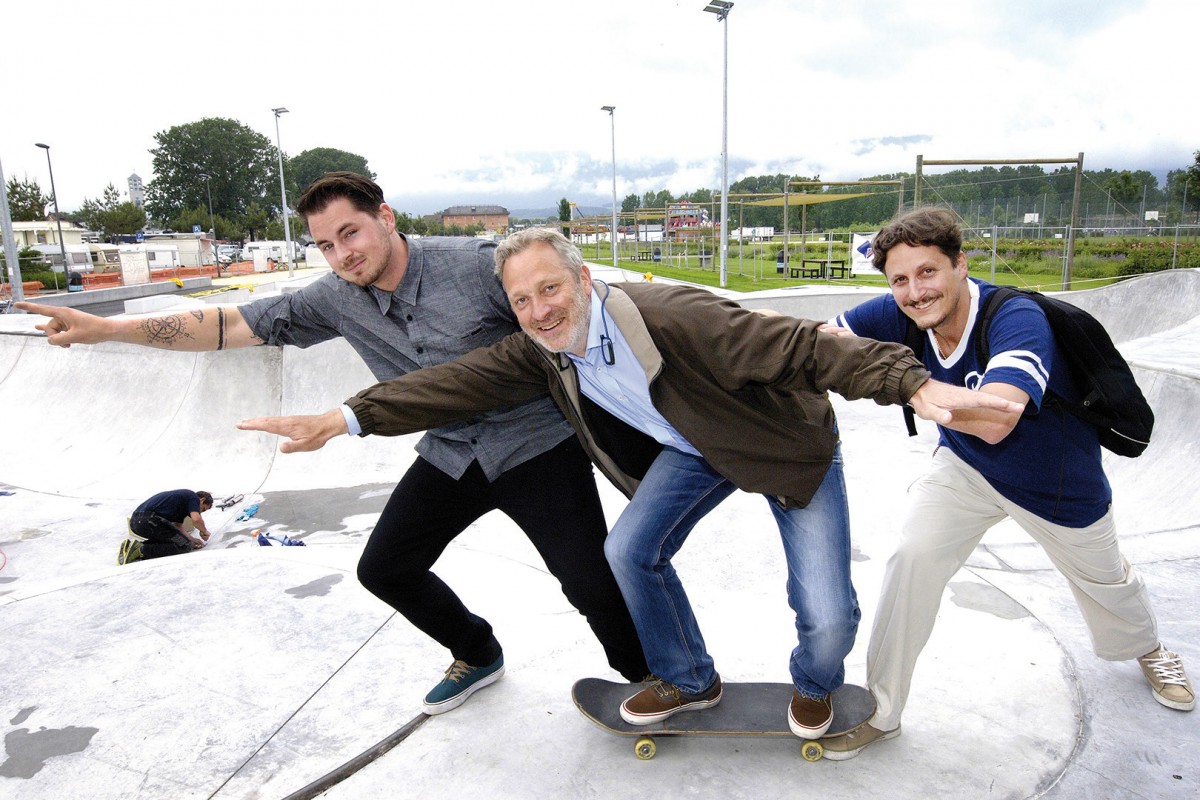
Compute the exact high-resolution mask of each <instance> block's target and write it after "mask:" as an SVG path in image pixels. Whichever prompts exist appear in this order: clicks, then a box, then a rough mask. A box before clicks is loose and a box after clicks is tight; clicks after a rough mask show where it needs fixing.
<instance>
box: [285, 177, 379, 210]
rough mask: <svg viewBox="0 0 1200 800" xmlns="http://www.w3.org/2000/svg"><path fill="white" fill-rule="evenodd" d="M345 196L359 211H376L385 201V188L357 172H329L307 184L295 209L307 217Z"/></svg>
mask: <svg viewBox="0 0 1200 800" xmlns="http://www.w3.org/2000/svg"><path fill="white" fill-rule="evenodd" d="M343 197H344V198H346V199H347V200H349V201H350V203H351V204H352V205H353V206H354V207H355V208H356V209H358V210H359V211H365V212H366V213H368V214H374V213H375V212H376V211H378V210H379V207H380V206H381V205H383V203H384V202H385V201H384V199H383V189H380V188H379V185H378V184H377V183H375V181H373V180H371V179H370V178H368V177H367V176H366V175H359V174H358V173H357V172H326V173H325V174H324V175H322V176H321V177H319V178H317V179H316V180H315V181H313V182H312V183H310V184H309V185H308V188H307V189H305V190H304V194H302V195H300V200H299V201H297V203H296V213H297V214H299V215H300V216H302V217H304V218H305V219H307V218H308V215H309V214H318V213H320V212H321V211H324V210H325V206H327V205H329V204H330V203H332V202H333V201H334V200H338V199H340V198H343Z"/></svg>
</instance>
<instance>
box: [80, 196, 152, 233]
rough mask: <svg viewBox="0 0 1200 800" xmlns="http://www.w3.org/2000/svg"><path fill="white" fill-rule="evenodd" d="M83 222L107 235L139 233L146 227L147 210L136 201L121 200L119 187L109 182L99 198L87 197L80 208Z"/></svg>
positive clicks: (87, 226) (86, 225)
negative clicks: (139, 206)
mask: <svg viewBox="0 0 1200 800" xmlns="http://www.w3.org/2000/svg"><path fill="white" fill-rule="evenodd" d="M79 218H80V222H81V224H82V225H83V226H84V227H86V228H88V229H90V230H94V231H100V232H101V233H103V234H104V235H105V236H106V237H108V236H115V235H117V234H129V233H137V232H138V231H140V230H142V229H143V228H144V227H146V212H145V211H143V210H142V209H141V208H138V206H137V205H136V204H134V203H131V202H129V201H126V202H124V203H122V202H121V193H120V192H119V191H117V187H116V186H114V185H112V184H111V183H110V184H108V186H106V187H105V188H104V193H103V194H102V195H101V197H100V199H99V200H92V199H90V198H89V199H85V200H84V201H83V206H82V207H81V208H80V209H79Z"/></svg>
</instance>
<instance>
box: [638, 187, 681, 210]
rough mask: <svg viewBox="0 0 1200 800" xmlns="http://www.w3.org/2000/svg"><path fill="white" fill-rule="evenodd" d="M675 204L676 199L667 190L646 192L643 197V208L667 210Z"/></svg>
mask: <svg viewBox="0 0 1200 800" xmlns="http://www.w3.org/2000/svg"><path fill="white" fill-rule="evenodd" d="M673 202H675V198H674V197H672V196H671V193H670V192H669V191H667V190H666V189H659V190H658V191H657V192H646V194H645V195H643V196H642V206H641V207H642V208H666V207H667V206H668V205H670V204H671V203H673Z"/></svg>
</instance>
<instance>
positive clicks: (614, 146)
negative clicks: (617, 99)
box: [600, 106, 617, 267]
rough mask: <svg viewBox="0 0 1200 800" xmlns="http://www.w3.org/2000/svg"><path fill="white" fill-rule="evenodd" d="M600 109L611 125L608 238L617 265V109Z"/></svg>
mask: <svg viewBox="0 0 1200 800" xmlns="http://www.w3.org/2000/svg"><path fill="white" fill-rule="evenodd" d="M600 110H601V111H607V112H608V120H609V122H610V123H611V127H612V167H613V217H612V235H611V236H610V237H609V239H610V240H611V242H612V257H613V266H614V267H616V266H617V118H616V114H614V113H613V112H614V111H616V110H617V107H616V106H601V107H600Z"/></svg>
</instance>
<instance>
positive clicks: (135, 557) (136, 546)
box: [117, 539, 142, 564]
mask: <svg viewBox="0 0 1200 800" xmlns="http://www.w3.org/2000/svg"><path fill="white" fill-rule="evenodd" d="M141 558H142V543H141V542H139V541H138V540H137V539H126V540H125V541H123V542H121V549H120V550H118V551H117V564H128V563H129V562H131V561H140V560H141Z"/></svg>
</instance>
